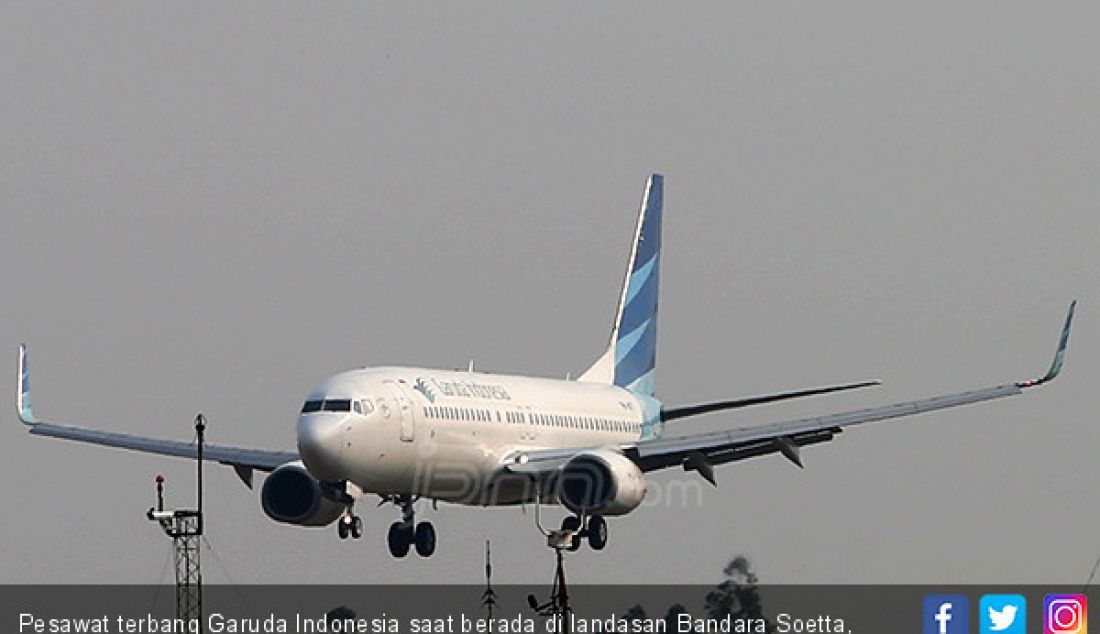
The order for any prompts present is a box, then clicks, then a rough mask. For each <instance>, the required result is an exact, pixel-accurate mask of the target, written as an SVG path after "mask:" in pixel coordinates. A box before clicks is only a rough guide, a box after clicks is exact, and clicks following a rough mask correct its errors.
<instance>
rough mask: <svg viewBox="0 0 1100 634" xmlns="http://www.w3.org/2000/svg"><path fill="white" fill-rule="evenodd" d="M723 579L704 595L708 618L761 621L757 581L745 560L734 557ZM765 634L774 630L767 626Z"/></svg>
mask: <svg viewBox="0 0 1100 634" xmlns="http://www.w3.org/2000/svg"><path fill="white" fill-rule="evenodd" d="M722 573H723V574H724V575H725V576H726V579H725V580H724V581H723V582H722V583H720V584H718V587H716V588H715V589H714V590H712V591H710V592H708V593H707V598H706V601H705V602H704V604H703V605H704V609H705V610H706V612H707V615H709V616H710V617H711V618H716V619H718V618H722V617H724V616H726V615H727V614H730V615H733V618H735V619H764V618H765V616H764V608H763V605H762V604H761V602H760V591H759V590H758V588H757V582H758V579H757V577H756V573H754V572H753V571H752V566H751V564H750V563H749V560H748V559H747V558H746V557H740V556H739V557H736V558H734V559H733V561H731V562H729V563H728V564H727V565H726V567H725V568H724V569H723V570H722ZM767 627H768V631H769V632H770V631H772V630H773V626H772V624H771V623H768V626H767Z"/></svg>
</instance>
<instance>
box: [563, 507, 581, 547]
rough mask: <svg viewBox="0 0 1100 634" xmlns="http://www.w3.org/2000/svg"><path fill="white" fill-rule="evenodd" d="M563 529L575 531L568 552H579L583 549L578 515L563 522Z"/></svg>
mask: <svg viewBox="0 0 1100 634" xmlns="http://www.w3.org/2000/svg"><path fill="white" fill-rule="evenodd" d="M561 529H562V530H563V531H573V538H572V539H571V540H570V541H569V547H568V550H569V551H570V552H572V551H574V550H577V549H578V548H580V547H581V520H580V518H578V517H577V516H576V515H570V516H569V517H567V518H565V519H563V520H562V521H561Z"/></svg>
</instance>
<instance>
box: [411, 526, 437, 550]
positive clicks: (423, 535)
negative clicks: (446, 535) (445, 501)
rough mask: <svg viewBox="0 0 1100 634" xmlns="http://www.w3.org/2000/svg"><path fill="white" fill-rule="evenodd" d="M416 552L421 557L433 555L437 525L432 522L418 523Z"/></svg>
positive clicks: (415, 538) (415, 539) (415, 537)
mask: <svg viewBox="0 0 1100 634" xmlns="http://www.w3.org/2000/svg"><path fill="white" fill-rule="evenodd" d="M414 541H415V542H416V554H418V555H420V556H421V557H431V556H432V553H434V552H435V527H434V526H432V523H431V522H420V523H419V524H417V525H416V535H415V536H414Z"/></svg>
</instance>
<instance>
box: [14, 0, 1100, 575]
mask: <svg viewBox="0 0 1100 634" xmlns="http://www.w3.org/2000/svg"><path fill="white" fill-rule="evenodd" d="M1098 18H1100V7H1097V5H1096V4H1095V3H1091V2H1077V3H1074V2H1070V3H1058V4H1055V5H1051V4H1048V3H1034V2H1028V3H1018V2H978V3H954V2H952V3H942V2H933V3H929V2H912V3H909V2H904V3H897V2H890V3H872V2H866V3H851V2H829V3H820V2H803V3H792V2H764V3H733V2H713V3H700V2H696V3H683V2H675V3H673V2H669V3H652V2H633V1H632V2H611V3H599V4H595V3H589V2H557V3H518V2H466V3H424V2H401V3H324V4H316V3H301V4H290V5H288V4H278V5H277V4H275V3H233V4H226V3H204V2H195V3H182V4H181V3H172V4H163V3H137V2H130V3H37V2H36V3H5V4H3V5H2V7H0V88H2V90H0V221H2V227H3V229H2V230H0V270H2V271H3V273H2V275H3V284H2V289H3V292H4V295H5V297H6V299H5V301H4V307H5V310H3V311H2V313H0V354H10V355H11V356H10V360H11V366H10V367H11V372H12V376H11V378H10V380H11V381H12V385H13V386H14V382H15V376H14V370H15V358H16V348H17V346H18V344H19V343H20V342H22V341H25V342H27V343H28V345H29V347H30V354H31V363H32V367H33V374H34V381H33V383H34V390H35V391H34V403H35V410H36V413H37V414H38V415H39V416H40V417H42V418H46V419H48V420H52V421H57V422H67V423H77V424H84V425H89V426H95V427H99V428H104V429H111V430H120V431H128V432H139V433H143V434H148V435H152V436H160V437H167V438H181V439H186V438H189V437H190V436H191V421H192V419H193V417H194V415H195V413H196V412H198V411H200V410H201V411H203V412H205V413H206V415H207V416H208V417H209V420H210V431H209V439H210V441H211V442H215V443H223V444H238V445H245V446H256V447H263V448H293V446H294V423H295V419H296V412H297V410H298V408H299V407H300V403H301V401H302V399H303V397H304V396H305V395H306V394H307V393H308V392H309V391H310V390H311V388H312V387H313V386H314V385H316V384H317V383H319V382H320V381H322V380H323V379H324V378H325V377H326V376H328V375H331V374H334V373H336V372H338V371H341V370H344V369H347V368H351V367H356V366H361V365H381V364H392V363H400V364H409V365H423V366H430V367H443V368H454V367H465V366H466V364H467V362H468V360H469V359H470V358H474V359H475V360H476V364H477V367H478V368H479V369H481V370H485V371H497V372H515V373H524V374H534V375H540V376H557V377H560V376H564V375H565V374H566V373H567V372H573V373H574V375H575V374H576V373H577V372H578V371H581V370H583V369H584V368H585V367H586V366H587V365H588V364H589V363H590V362H591V361H592V360H593V359H595V357H596V356H597V355H598V354H599V353H600V352H601V351H602V349H603V347H604V345H605V339H606V335H607V332H608V328H609V323H610V319H611V316H612V312H613V309H614V305H615V301H616V299H617V294H618V291H619V288H618V287H619V282H620V280H621V276H622V269H623V267H624V266H625V260H626V255H627V253H626V251H627V248H628V247H629V242H630V233H631V230H632V227H633V222H634V216H635V213H636V208H637V204H638V200H639V198H640V196H641V190H642V186H643V184H644V181H645V178H646V176H647V174H648V173H650V172H651V171H660V172H663V173H664V174H666V178H667V180H666V194H665V220H664V227H665V239H664V258H663V267H664V268H663V271H662V275H661V278H662V279H661V281H662V286H663V288H662V290H661V332H660V337H659V351H658V356H659V370H658V393H659V396H660V397H661V398H663V399H664V400H665V401H666V402H668V403H671V404H683V403H690V402H696V401H699V400H706V399H712V398H726V397H735V396H742V395H750V394H757V393H761V392H767V391H775V390H783V389H791V388H798V387H805V386H811V385H820V384H825V383H829V382H835V381H848V380H859V379H865V378H881V379H883V380H884V381H885V382H886V385H885V386H884V387H882V388H878V389H877V390H875V391H872V392H862V393H859V394H855V395H844V396H836V397H825V398H822V399H819V400H814V401H810V402H803V403H798V404H792V405H785V406H773V407H770V408H765V409H757V410H753V411H743V412H739V413H735V414H731V413H725V414H716V415H712V416H708V417H705V418H702V419H692V420H686V421H683V422H680V423H677V424H676V426H677V430H678V431H681V432H682V431H693V430H707V429H715V428H719V427H722V426H731V425H745V424H751V423H756V422H761V423H763V422H770V421H775V420H781V419H784V418H788V417H792V416H799V415H803V414H809V413H830V412H834V411H840V410H843V409H845V408H850V407H865V406H871V405H876V404H884V403H888V402H892V401H895V400H907V399H912V398H920V397H926V396H932V395H935V394H939V393H944V392H950V391H955V390H960V389H968V388H977V387H983V386H987V385H995V384H999V383H1002V382H1007V381H1015V380H1020V379H1025V378H1029V377H1031V376H1037V375H1039V374H1041V373H1042V372H1044V371H1045V370H1046V367H1047V364H1049V362H1050V357H1051V355H1052V353H1053V352H1054V346H1055V343H1056V341H1057V335H1058V329H1059V327H1060V326H1061V321H1062V318H1063V315H1064V311H1065V309H1066V306H1067V305H1068V303H1069V301H1070V300H1071V299H1072V298H1074V297H1077V298H1079V299H1080V302H1081V303H1080V307H1079V311H1078V322H1077V327H1076V329H1075V331H1074V333H1073V337H1072V340H1071V345H1070V351H1069V356H1068V361H1067V365H1066V373H1065V375H1064V376H1063V377H1062V378H1061V379H1060V380H1059V381H1057V382H1056V383H1054V384H1052V385H1050V386H1048V387H1044V388H1041V389H1039V390H1034V391H1030V392H1028V393H1027V394H1026V395H1025V396H1022V397H1015V398H1011V399H1005V400H1002V401H998V402H995V403H989V404H983V405H976V406H971V407H968V408H964V409H960V410H952V411H947V412H939V413H934V414H927V415H924V416H920V417H916V418H912V419H906V420H905V421H903V422H895V423H885V424H880V425H874V426H870V427H865V428H857V429H854V430H851V431H850V432H846V433H844V434H843V435H842V436H840V437H838V438H837V439H836V440H835V441H834V442H832V443H830V444H827V445H821V446H817V447H813V448H810V449H807V450H806V451H805V452H804V456H803V457H804V461H805V464H806V470H805V471H800V470H799V469H797V468H796V467H794V466H793V465H791V464H790V463H788V462H787V461H785V460H783V459H782V458H781V457H777V456H771V457H766V458H761V459H756V460H752V461H748V462H744V463H737V464H734V465H728V466H725V467H722V468H720V469H719V470H718V480H719V484H720V486H719V487H718V488H717V489H712V488H710V487H709V486H700V487H699V489H698V490H699V491H701V493H700V495H701V503H697V502H694V501H690V502H689V503H686V504H683V503H681V504H673V505H671V506H670V505H667V504H659V505H656V506H655V507H651V508H645V509H641V510H639V511H638V512H636V513H633V514H631V515H629V516H626V517H623V518H618V519H613V520H612V521H611V522H610V529H611V533H610V545H609V547H608V549H607V550H605V551H603V552H602V553H596V554H594V553H592V552H591V551H588V550H587V549H586V550H582V551H581V552H580V553H578V554H576V555H571V556H570V559H569V566H570V578H571V580H573V581H576V582H589V583H598V582H622V581H629V582H645V581H654V582H705V583H709V582H711V581H715V580H717V579H718V577H719V576H720V574H721V568H722V564H723V562H724V560H726V559H728V558H729V557H731V556H733V555H735V554H745V555H748V556H749V557H751V558H752V559H753V561H754V563H755V566H756V568H757V570H758V572H759V574H760V576H761V578H762V579H763V580H764V581H767V582H778V583H798V582H849V583H855V582H870V583H873V582H895V583H900V582H927V583H942V582H975V583H982V582H1021V583H1022V582H1035V583H1052V582H1066V583H1073V584H1077V583H1083V582H1084V580H1085V578H1086V577H1087V576H1088V573H1089V570H1090V568H1091V566H1092V563H1093V562H1094V561H1095V560H1096V558H1097V557H1098V556H1100V530H1098V523H1100V494H1098V493H1097V491H1098V489H1100V463H1098V461H1097V460H1096V453H1097V450H1098V449H1100V419H1098V414H1097V413H1098V411H1100V396H1098V394H1100V392H1098V391H1097V384H1096V380H1097V377H1098V376H1100V323H1098V322H1097V319H1096V315H1097V314H1098V311H1097V306H1098V304H1100V276H1098V275H1097V270H1098V265H1100V216H1098V214H1097V206H1098V202H1100V196H1098V194H1100V118H1098V116H1097V104H1098V103H1100V71H1098V69H1100V65H1098V63H1097V60H1100V39H1098V38H1097V36H1096V25H1097V24H1098ZM5 411H6V413H5V414H4V415H3V416H2V417H0V423H3V424H2V425H0V464H3V467H2V469H3V471H2V473H3V485H2V486H0V508H2V509H3V512H2V513H0V530H2V535H3V539H0V582H6V583H12V582H92V581H111V582H134V583H143V582H156V581H158V580H166V579H167V578H166V577H164V576H163V575H164V574H165V573H164V571H165V568H164V564H165V561H166V558H167V556H168V553H169V545H168V540H167V539H166V538H165V537H164V536H163V535H162V534H161V533H160V531H159V530H158V529H157V528H156V527H155V526H152V525H150V524H149V523H148V522H147V521H146V520H145V519H144V517H143V514H144V512H145V510H146V508H148V507H149V506H150V505H151V504H152V503H153V486H152V480H153V477H154V475H155V474H157V473H164V474H166V475H167V476H168V478H169V501H170V503H173V502H174V503H180V504H182V503H185V502H186V503H189V502H190V500H191V491H192V468H191V464H190V463H187V462H186V461H173V460H169V459H164V458H157V457H149V456H143V455H138V454H132V453H129V452H121V451H116V450H109V449H103V448H96V447H91V446H85V445H77V444H72V443H66V442H62V441H57V440H48V439H41V438H35V437H31V436H29V435H28V434H27V433H26V431H25V430H24V429H23V428H22V427H21V426H20V425H19V424H18V422H17V418H16V417H15V415H14V411H13V408H11V407H9V408H7V409H6V410H5ZM207 473H208V476H209V477H208V484H209V486H208V490H207V500H208V502H209V504H208V510H209V516H208V521H207V526H208V531H209V540H210V542H211V544H212V545H213V548H214V552H215V553H216V557H215V556H208V557H207V559H206V560H205V570H204V574H205V578H206V580H207V581H208V582H369V583H381V582H390V581H400V582H429V581H431V582H480V580H481V575H482V557H483V550H484V540H485V539H491V540H492V541H493V551H494V555H495V560H496V561H495V564H496V565H495V568H494V570H495V572H496V579H497V580H499V581H502V582H507V581H540V580H543V579H545V580H546V581H549V579H550V577H551V576H552V569H551V565H552V555H551V554H550V552H549V551H548V550H546V549H545V548H544V547H542V546H541V544H542V538H541V537H540V536H539V535H538V534H537V533H536V531H535V529H534V527H533V518H532V516H531V515H530V514H528V515H526V516H525V515H523V514H522V513H521V511H520V510H519V509H506V510H499V509H497V510H482V509H467V508H459V507H453V506H441V507H440V509H439V510H438V511H436V512H431V511H430V510H428V509H424V513H425V514H424V517H425V518H430V519H432V521H433V522H434V523H435V525H436V528H437V530H438V532H439V548H438V552H437V553H436V555H435V556H434V557H433V558H432V559H430V560H422V559H419V558H415V557H410V558H409V559H407V560H402V561H395V560H393V559H392V558H391V557H390V555H389V554H388V553H387V551H386V548H385V531H386V529H387V527H388V526H389V524H390V523H391V522H392V521H394V520H395V519H396V518H397V513H396V510H395V509H394V508H393V507H383V508H374V504H373V501H371V500H367V503H366V504H364V505H362V506H361V508H360V512H361V514H362V515H363V516H364V520H365V523H366V532H367V534H366V536H365V538H364V539H363V540H360V541H358V542H350V541H349V542H340V541H339V540H337V539H336V537H335V531H334V530H332V529H331V528H325V529H320V530H318V529H299V528H294V527H288V526H284V525H279V524H276V523H274V522H272V521H270V520H268V519H267V518H266V517H265V516H264V514H263V512H262V511H261V509H260V507H259V503H258V495H257V494H256V493H251V492H249V491H248V490H247V489H245V488H244V487H242V486H241V485H240V483H239V482H238V481H237V480H236V478H235V476H234V475H233V472H232V471H231V470H230V469H228V468H225V467H220V466H216V465H215V466H211V467H210V468H209V469H208V472H207ZM685 478H686V479H687V481H688V482H697V481H699V478H698V477H697V476H695V475H693V474H684V473H683V472H677V471H670V472H668V473H663V474H660V475H657V476H654V478H653V479H654V481H655V484H656V485H657V488H661V487H662V486H666V487H667V484H668V483H669V482H672V481H674V480H678V479H679V480H683V479H685ZM550 515H551V516H552V517H553V519H554V520H555V521H556V520H557V519H558V518H560V516H561V512H560V511H554V512H553V513H551V514H550Z"/></svg>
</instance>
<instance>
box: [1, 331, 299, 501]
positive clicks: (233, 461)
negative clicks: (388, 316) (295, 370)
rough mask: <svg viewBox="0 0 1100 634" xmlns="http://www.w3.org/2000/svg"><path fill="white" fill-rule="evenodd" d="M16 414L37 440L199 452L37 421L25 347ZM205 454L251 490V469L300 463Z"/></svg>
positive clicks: (289, 458) (246, 454)
mask: <svg viewBox="0 0 1100 634" xmlns="http://www.w3.org/2000/svg"><path fill="white" fill-rule="evenodd" d="M16 410H17V411H18V413H19V420H21V421H23V423H24V424H25V425H27V426H28V427H29V428H30V433H32V434H34V435H37V436H49V437H51V438H63V439H65V440H74V441H77V442H86V443H91V444H93V445H103V446H106V447H117V448H119V449H130V450H132V451H141V452H145V453H152V454H158V455H162V456H175V457H179V458H195V457H196V454H197V452H198V447H197V446H196V445H195V443H190V442H183V441H179V440H162V439H159V438H150V437H147V436H135V435H131V434H121V433H116V432H108V431H100V430H96V429H88V428H85V427H74V426H70V425H59V424H57V423H50V422H45V421H40V420H38V419H37V418H35V416H34V412H33V411H32V410H31V395H30V376H29V374H28V371H27V347H26V346H25V345H22V346H19V385H18V389H17V391H16ZM202 453H203V458H204V459H206V460H212V461H216V462H220V463H222V464H227V465H230V466H232V467H233V468H234V469H235V470H236V471H237V475H238V476H240V478H241V479H242V480H243V481H244V482H245V484H246V485H248V486H251V485H252V484H251V480H252V477H251V470H252V469H257V470H260V471H271V470H273V469H275V468H276V467H278V466H280V465H283V464H286V463H288V462H293V461H295V460H297V459H298V454H297V453H295V452H290V451H271V450H266V449H247V448H243V447H226V446H222V445H205V446H204V447H203V450H202Z"/></svg>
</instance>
